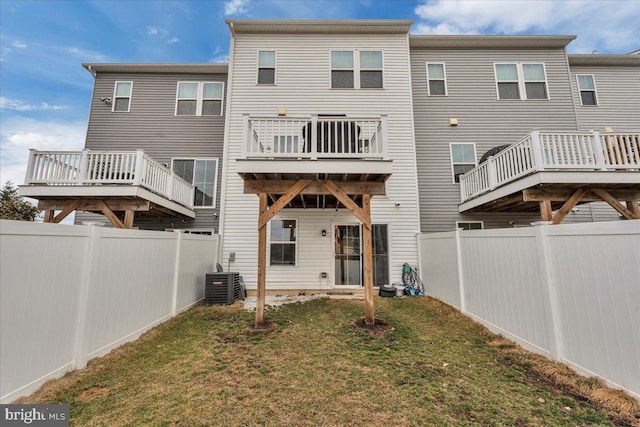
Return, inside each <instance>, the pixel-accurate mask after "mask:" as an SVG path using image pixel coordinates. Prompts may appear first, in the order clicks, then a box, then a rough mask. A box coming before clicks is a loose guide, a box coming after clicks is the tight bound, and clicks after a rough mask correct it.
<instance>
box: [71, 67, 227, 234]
mask: <svg viewBox="0 0 640 427" xmlns="http://www.w3.org/2000/svg"><path fill="white" fill-rule="evenodd" d="M226 80H227V76H226V75H222V74H162V73H135V74H118V73H100V74H98V75H97V76H96V80H95V87H94V94H93V99H92V100H91V116H90V120H89V126H88V131H87V140H86V148H88V149H91V150H136V149H142V150H144V151H145V153H147V154H148V155H150V156H151V157H153V158H154V159H156V160H157V161H159V162H161V163H167V164H170V163H171V159H172V158H174V157H207V158H218V159H219V164H218V186H217V200H216V208H215V209H201V210H197V217H196V219H195V220H193V221H191V220H188V221H186V222H183V221H181V220H170V219H165V220H162V221H156V220H151V221H149V220H146V221H144V220H143V221H136V224H135V225H136V226H139V227H141V228H152V229H165V228H172V227H175V228H191V227H197V228H214V227H215V229H216V231H217V230H218V219H217V217H214V213H215V214H216V215H218V213H219V209H220V192H221V191H220V187H221V182H222V173H221V171H222V150H223V137H224V115H223V116H200V117H186V116H179V117H178V116H175V104H176V89H177V82H178V81H219V82H224V83H225V96H226ZM115 81H133V92H132V98H131V110H130V112H128V113H115V112H111V106H110V105H106V104H105V103H104V102H102V101H101V100H100V98H105V97H109V98H110V97H112V96H113V89H114V83H115ZM223 113H224V111H223ZM95 218H96V216H90V215H88V214H82V213H79V214H78V216H77V221H84V220H89V219H91V220H95Z"/></svg>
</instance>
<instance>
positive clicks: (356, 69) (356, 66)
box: [329, 48, 386, 90]
mask: <svg viewBox="0 0 640 427" xmlns="http://www.w3.org/2000/svg"><path fill="white" fill-rule="evenodd" d="M333 52H351V53H352V54H353V68H335V70H336V71H348V70H351V71H352V72H353V87H335V88H334V87H333V86H332V85H331V81H332V79H331V76H332V73H333V71H334V68H333V66H332V64H331V54H332V53H333ZM360 52H380V56H381V58H382V67H381V68H364V69H363V68H361V67H360ZM361 71H381V72H382V87H365V88H363V87H360V72H361ZM385 74H386V73H385V69H384V50H383V49H377V48H371V49H369V48H363V49H331V50H329V89H331V90H382V89H384V88H385V77H384V76H385Z"/></svg>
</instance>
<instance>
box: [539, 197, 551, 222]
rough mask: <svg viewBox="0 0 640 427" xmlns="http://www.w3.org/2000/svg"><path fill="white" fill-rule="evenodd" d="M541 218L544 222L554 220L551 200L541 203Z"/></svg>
mask: <svg viewBox="0 0 640 427" xmlns="http://www.w3.org/2000/svg"><path fill="white" fill-rule="evenodd" d="M540 217H541V218H542V220H543V221H551V220H552V219H553V211H552V210H551V200H541V201H540Z"/></svg>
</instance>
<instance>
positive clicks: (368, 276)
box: [362, 194, 376, 325]
mask: <svg viewBox="0 0 640 427" xmlns="http://www.w3.org/2000/svg"><path fill="white" fill-rule="evenodd" d="M362 211H363V213H364V215H365V216H366V217H367V218H369V223H368V224H363V226H362V244H363V246H364V248H363V249H364V260H363V264H364V321H365V323H366V324H367V325H373V324H375V322H376V318H375V307H374V304H373V244H372V239H371V231H372V230H371V228H372V224H371V222H370V218H371V195H370V194H363V195H362Z"/></svg>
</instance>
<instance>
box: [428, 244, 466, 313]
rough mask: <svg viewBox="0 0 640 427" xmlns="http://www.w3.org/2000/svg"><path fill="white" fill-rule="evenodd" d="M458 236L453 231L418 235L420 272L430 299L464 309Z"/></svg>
mask: <svg viewBox="0 0 640 427" xmlns="http://www.w3.org/2000/svg"><path fill="white" fill-rule="evenodd" d="M455 234H456V233H455V232H453V231H452V232H446V233H433V234H421V235H418V245H419V251H420V272H422V273H423V275H422V281H423V282H424V286H425V292H426V293H427V294H428V295H431V296H433V297H435V298H438V299H439V300H442V301H444V302H446V303H447V304H450V305H452V306H454V307H456V308H458V309H461V305H460V304H461V295H460V287H459V286H458V283H459V282H460V278H459V276H458V253H457V246H456V237H455ZM426 272H428V273H426Z"/></svg>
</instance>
